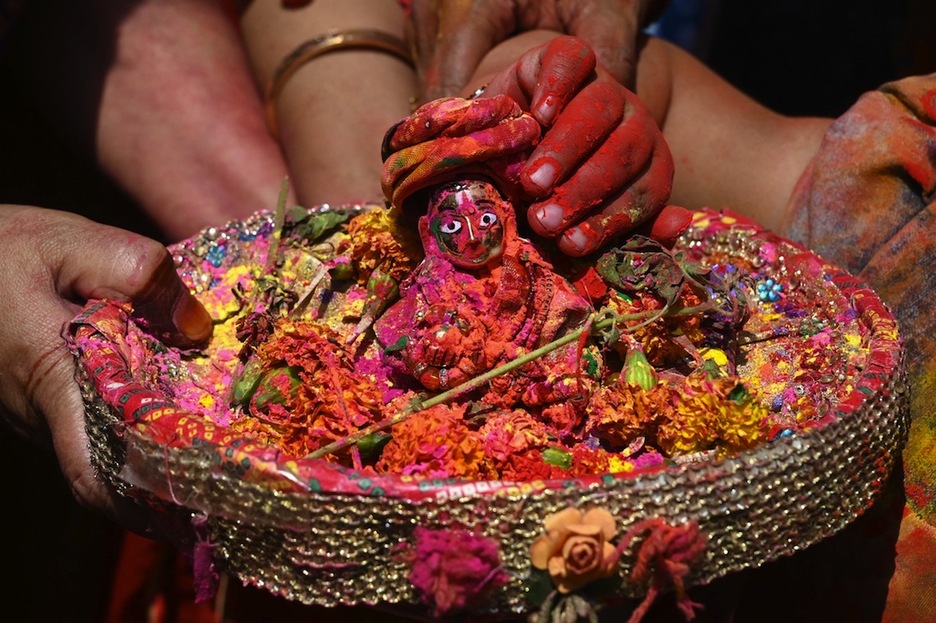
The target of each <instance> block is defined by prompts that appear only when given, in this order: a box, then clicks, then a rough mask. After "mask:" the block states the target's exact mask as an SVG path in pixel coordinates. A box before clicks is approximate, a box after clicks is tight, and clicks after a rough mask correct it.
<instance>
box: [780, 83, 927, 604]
mask: <svg viewBox="0 0 936 623" xmlns="http://www.w3.org/2000/svg"><path fill="white" fill-rule="evenodd" d="M934 195H936V74H932V75H928V76H918V77H913V78H907V79H904V80H900V81H896V82H892V83H888V84H885V85H884V86H882V87H881V88H880V89H878V90H877V91H873V92H869V93H867V94H865V95H863V96H862V97H861V98H860V99H859V100H858V101H857V102H856V104H855V105H854V106H853V107H852V108H851V109H850V110H849V111H848V112H846V113H845V114H844V115H843V116H842V117H841V118H839V119H838V120H836V122H835V123H834V124H833V125H832V126H830V128H829V130H828V132H827V134H826V136H825V137H824V140H823V142H822V145H821V147H820V149H819V152H818V153H817V155H816V157H815V158H814V160H813V161H812V163H811V164H810V166H809V167H808V168H807V170H806V171H805V172H804V174H803V176H802V178H801V179H800V181H799V184H798V185H797V188H796V190H795V192H794V194H793V196H792V198H791V202H790V204H789V206H788V212H787V214H788V215H789V228H788V229H787V230H786V232H785V233H786V234H787V235H788V236H789V237H790V238H793V239H795V240H798V241H800V242H802V243H804V244H805V245H807V246H808V247H809V248H811V249H813V250H815V251H816V252H818V253H819V254H821V255H823V256H824V257H826V258H827V259H829V260H831V261H833V262H835V263H836V264H838V265H839V266H841V267H843V268H846V269H848V270H850V271H851V272H853V273H854V274H856V275H858V276H860V277H862V278H863V279H864V280H865V281H866V282H868V284H869V285H871V286H872V287H873V288H874V289H875V290H876V291H877V292H878V294H879V295H880V296H881V298H882V299H883V300H884V301H886V302H887V304H888V305H889V306H890V307H891V309H892V310H893V312H894V314H895V315H896V316H897V319H898V321H899V323H900V328H901V334H902V335H903V337H904V339H905V341H906V346H907V355H908V369H909V373H910V383H911V404H912V407H911V409H912V418H913V419H912V424H911V429H910V438H909V442H908V446H907V448H906V451H905V453H904V464H905V474H904V484H905V490H906V495H907V512H906V513H905V517H904V524H903V526H902V528H901V539H900V542H899V543H898V544H897V553H898V555H897V561H896V562H897V573H896V575H895V576H894V579H893V580H892V582H891V587H890V593H889V596H888V609H889V613H890V614H891V615H892V616H890V618H889V619H887V620H913V621H918V620H927V621H929V620H936V614H934V618H933V619H928V618H925V617H924V619H919V618H917V617H918V616H919V613H920V612H922V611H921V610H919V608H929V611H930V612H934V613H936V593H934V591H933V586H932V584H930V585H929V586H926V582H929V581H930V580H936V572H934V569H936V305H934V303H933V297H934V296H936V197H934ZM914 578H916V579H914ZM921 578H923V579H926V578H928V579H927V580H926V581H925V582H924V581H923V579H921ZM920 582H923V583H922V584H920ZM913 585H917V589H919V588H920V587H921V586H922V587H924V588H925V590H923V591H922V592H920V591H919V590H916V589H914V588H913ZM927 595H929V597H927ZM927 599H928V600H929V601H927ZM920 600H922V602H926V603H922V602H921V601H920ZM911 602H912V603H915V604H916V605H915V606H912V607H911V606H909V603H911ZM911 610H915V611H916V614H914V615H913V618H910V619H905V618H900V617H901V616H903V614H909V613H910V612H911Z"/></svg>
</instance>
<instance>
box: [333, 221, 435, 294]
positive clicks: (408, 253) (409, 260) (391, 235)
mask: <svg viewBox="0 0 936 623" xmlns="http://www.w3.org/2000/svg"><path fill="white" fill-rule="evenodd" d="M348 234H349V236H350V237H351V248H350V250H349V255H350V257H351V260H352V261H353V262H354V265H355V267H356V268H357V271H358V281H359V282H360V283H361V284H364V283H367V280H368V278H369V277H370V274H371V273H372V272H374V270H375V269H376V268H378V267H379V268H380V269H381V270H382V271H383V272H384V273H386V274H387V275H388V276H390V277H391V278H392V279H394V280H396V281H400V280H401V279H403V277H405V276H406V275H408V274H409V273H411V272H412V270H413V268H415V266H416V265H417V264H418V263H419V261H420V260H421V259H422V256H423V251H422V244H421V243H420V241H419V237H418V236H417V235H416V232H415V229H411V228H409V227H406V225H405V224H404V223H403V221H402V217H401V216H400V213H399V211H398V210H396V209H374V210H369V211H367V212H363V213H361V214H359V215H357V216H355V217H354V218H353V219H351V220H350V221H349V222H348Z"/></svg>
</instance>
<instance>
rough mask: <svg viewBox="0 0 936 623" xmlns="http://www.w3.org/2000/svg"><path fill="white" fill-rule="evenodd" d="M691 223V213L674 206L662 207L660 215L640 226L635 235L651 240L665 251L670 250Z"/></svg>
mask: <svg viewBox="0 0 936 623" xmlns="http://www.w3.org/2000/svg"><path fill="white" fill-rule="evenodd" d="M691 222H692V212H690V211H689V210H687V209H686V208H683V207H680V206H674V205H668V206H663V209H662V210H660V213H659V214H657V215H656V216H655V217H653V218H652V219H650V220H649V221H648V222H646V223H644V224H643V225H641V226H640V227H639V228H638V229H637V230H635V232H636V233H640V234H643V235H645V236H647V237H648V238H653V239H654V240H656V241H657V242H659V243H660V244H662V245H663V246H664V247H666V248H667V249H672V248H673V245H674V244H676V240H677V238H679V237H680V236H681V235H682V233H683V232H684V231H686V229H687V228H688V227H689V224H690V223H691Z"/></svg>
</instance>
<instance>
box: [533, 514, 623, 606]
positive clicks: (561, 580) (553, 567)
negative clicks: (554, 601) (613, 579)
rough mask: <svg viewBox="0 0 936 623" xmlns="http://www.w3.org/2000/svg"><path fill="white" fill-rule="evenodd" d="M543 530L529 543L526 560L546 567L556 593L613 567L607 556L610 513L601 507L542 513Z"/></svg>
mask: <svg viewBox="0 0 936 623" xmlns="http://www.w3.org/2000/svg"><path fill="white" fill-rule="evenodd" d="M543 527H544V528H545V529H546V534H544V535H542V536H540V537H538V538H537V539H536V540H535V541H534V542H533V544H532V545H531V546H530V562H532V563H533V566H534V567H536V568H537V569H544V570H547V571H549V576H550V577H551V578H552V581H553V584H555V585H556V588H557V589H558V590H559V592H560V593H570V592H572V591H574V590H576V589H578V588H581V587H583V586H585V585H586V584H589V583H590V582H592V581H594V580H598V579H601V578H607V577H610V576H612V575H614V573H615V572H616V571H617V564H618V563H617V560H616V559H613V560H612V558H611V555H612V554H613V553H614V545H612V544H611V539H612V538H614V535H615V533H616V532H617V527H616V523H615V521H614V517H613V516H612V515H611V513H609V512H608V511H606V510H605V509H603V508H593V509H591V510H589V511H587V512H585V513H582V512H581V511H580V510H578V509H576V508H567V509H565V510H562V511H559V512H558V513H554V514H552V515H549V516H548V517H546V519H545V521H544V522H543Z"/></svg>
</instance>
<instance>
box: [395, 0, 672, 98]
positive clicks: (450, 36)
mask: <svg viewBox="0 0 936 623" xmlns="http://www.w3.org/2000/svg"><path fill="white" fill-rule="evenodd" d="M411 5H412V10H411V12H410V16H409V19H408V20H407V22H408V24H407V26H408V30H409V32H408V34H409V37H410V41H411V44H412V45H413V46H414V48H415V50H416V65H417V70H418V72H419V77H420V81H421V84H422V91H423V96H424V101H426V100H432V99H437V98H440V97H449V96H452V95H458V94H459V92H460V91H461V89H462V88H463V87H464V86H465V85H466V84H467V83H468V81H469V79H470V78H471V75H472V73H473V72H474V70H475V69H476V68H477V67H478V64H479V63H480V62H481V59H482V58H483V57H484V55H485V54H486V53H487V52H489V51H490V50H491V48H493V47H494V46H495V45H497V44H498V43H500V42H502V41H504V40H505V39H507V38H508V37H510V36H512V35H514V34H516V33H520V32H526V31H531V30H553V31H556V32H559V33H565V34H570V35H575V36H577V37H581V38H582V39H584V40H585V41H586V42H587V43H588V44H589V45H590V46H591V47H592V49H594V50H595V52H596V54H597V55H598V60H599V61H600V62H601V64H602V65H603V66H604V67H605V68H606V69H607V70H608V71H609V72H610V73H611V76H612V77H613V79H615V80H617V81H618V82H620V83H622V84H625V85H628V86H633V84H634V67H635V66H636V57H637V44H636V42H637V38H638V35H639V32H640V29H641V28H643V27H644V26H646V25H647V24H649V23H650V22H651V21H652V20H653V19H655V18H656V17H657V16H658V14H659V13H660V10H661V9H662V8H663V7H664V6H665V5H666V2H661V1H659V0H627V1H624V2H620V1H614V2H609V1H608V0H576V1H575V2H560V1H559V0H551V1H546V2H544V1H542V0H536V1H535V2H534V1H531V0H471V1H470V2H464V1H453V0H412V2H411Z"/></svg>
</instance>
